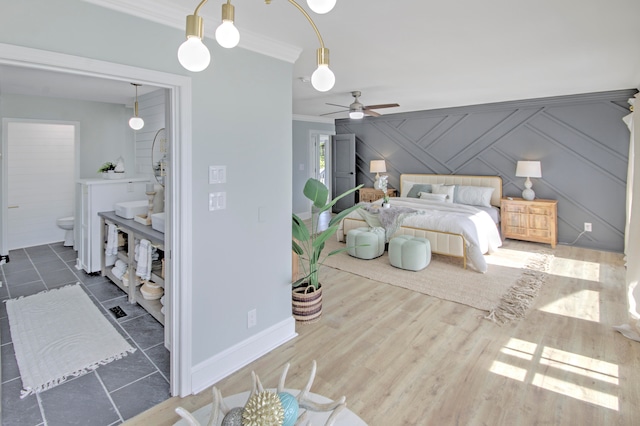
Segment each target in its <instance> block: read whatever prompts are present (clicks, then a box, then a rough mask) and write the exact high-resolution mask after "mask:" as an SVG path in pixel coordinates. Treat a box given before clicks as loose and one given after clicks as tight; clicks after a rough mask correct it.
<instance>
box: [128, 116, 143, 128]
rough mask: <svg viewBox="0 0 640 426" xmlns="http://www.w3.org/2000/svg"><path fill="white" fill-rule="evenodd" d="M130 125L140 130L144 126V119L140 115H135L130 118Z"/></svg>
mask: <svg viewBox="0 0 640 426" xmlns="http://www.w3.org/2000/svg"><path fill="white" fill-rule="evenodd" d="M129 127H131V128H132V129H133V130H140V129H142V128H143V127H144V120H143V119H142V118H140V117H137V116H133V117H131V118H130V119H129Z"/></svg>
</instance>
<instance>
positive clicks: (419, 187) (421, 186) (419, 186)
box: [406, 183, 431, 198]
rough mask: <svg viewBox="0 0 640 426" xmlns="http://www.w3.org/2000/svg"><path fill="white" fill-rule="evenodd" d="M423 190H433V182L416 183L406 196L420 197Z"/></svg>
mask: <svg viewBox="0 0 640 426" xmlns="http://www.w3.org/2000/svg"><path fill="white" fill-rule="evenodd" d="M421 192H431V184H428V183H415V184H413V186H412V187H411V189H410V190H409V192H407V195H406V197H410V198H420V193H421Z"/></svg>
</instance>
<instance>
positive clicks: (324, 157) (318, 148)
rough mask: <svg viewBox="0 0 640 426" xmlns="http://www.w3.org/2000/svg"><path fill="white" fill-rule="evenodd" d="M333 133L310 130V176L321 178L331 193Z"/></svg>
mask: <svg viewBox="0 0 640 426" xmlns="http://www.w3.org/2000/svg"><path fill="white" fill-rule="evenodd" d="M331 136H332V134H331V133H327V132H321V131H317V130H312V131H310V132H309V143H310V146H309V153H310V158H309V164H310V167H309V177H312V178H314V179H317V180H319V181H320V182H322V183H323V184H325V185H326V186H327V188H329V194H331Z"/></svg>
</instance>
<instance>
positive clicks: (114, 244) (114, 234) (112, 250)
mask: <svg viewBox="0 0 640 426" xmlns="http://www.w3.org/2000/svg"><path fill="white" fill-rule="evenodd" d="M104 254H106V255H107V256H115V255H116V254H118V228H117V227H116V226H115V225H114V224H113V223H110V224H109V226H108V227H107V248H106V249H105V252H104Z"/></svg>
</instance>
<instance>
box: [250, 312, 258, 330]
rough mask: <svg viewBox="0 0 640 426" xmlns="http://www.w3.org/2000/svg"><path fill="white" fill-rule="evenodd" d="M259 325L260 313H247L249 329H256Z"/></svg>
mask: <svg viewBox="0 0 640 426" xmlns="http://www.w3.org/2000/svg"><path fill="white" fill-rule="evenodd" d="M257 323H258V313H257V312H256V310H255V309H252V310H250V311H249V312H247V328H251V327H255V326H256V324H257Z"/></svg>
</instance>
